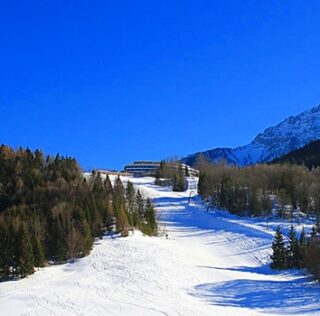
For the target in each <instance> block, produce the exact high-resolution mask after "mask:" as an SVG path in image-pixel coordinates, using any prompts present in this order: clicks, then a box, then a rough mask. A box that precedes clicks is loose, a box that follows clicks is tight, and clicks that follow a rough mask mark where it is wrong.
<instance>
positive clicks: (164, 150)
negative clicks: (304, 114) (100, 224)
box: [0, 0, 320, 168]
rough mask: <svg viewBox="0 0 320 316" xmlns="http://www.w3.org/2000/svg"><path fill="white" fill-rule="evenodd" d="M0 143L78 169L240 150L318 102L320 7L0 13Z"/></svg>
mask: <svg viewBox="0 0 320 316" xmlns="http://www.w3.org/2000/svg"><path fill="white" fill-rule="evenodd" d="M0 40H1V41H0V111H1V124H0V137H1V139H0V142H1V143H5V144H9V145H11V146H14V147H16V146H18V145H22V146H29V147H31V148H33V149H35V148H41V149H43V150H44V151H45V152H46V153H50V154H54V153H56V152H60V153H61V154H67V155H72V156H75V157H76V158H78V160H79V161H80V163H81V165H82V166H83V167H105V168H121V167H122V166H123V165H124V164H125V163H126V162H130V161H131V160H135V159H160V158H165V157H168V156H176V155H179V156H183V155H186V154H188V153H192V152H195V151H200V150H205V149H210V148H213V147H216V146H237V145H244V144H246V143H248V142H249V141H251V140H252V138H254V136H255V135H256V134H257V133H258V132H260V131H262V130H263V129H264V128H266V127H269V126H270V125H273V124H276V123H278V122H279V121H280V120H282V119H284V118H286V117H287V116H289V115H291V114H298V113H299V112H301V111H303V110H305V109H307V108H310V107H312V106H314V105H317V104H319V103H320V1H317V0H314V1H311V0H310V1H308V0H301V1H279V0H261V1H257V0H252V1H246V0H241V1H240V0H236V1H232V0H228V1H225V0H211V1H202V0H197V1H187V0H183V1H182V0H181V1H174V0H170V1H165V0H161V1H150V0H146V1H139V0H135V1H132V0H130V1H129V0H127V1H125V0H124V1H82V0H79V1H68V0H63V1H60V0H55V1H44V0H41V1H40V0H39V1H21V0H19V1H15V0H2V1H1V4H0Z"/></svg>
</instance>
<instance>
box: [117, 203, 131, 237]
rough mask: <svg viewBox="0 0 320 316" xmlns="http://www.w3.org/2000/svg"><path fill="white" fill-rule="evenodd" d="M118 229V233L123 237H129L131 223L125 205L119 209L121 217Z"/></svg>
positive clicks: (118, 221)
mask: <svg viewBox="0 0 320 316" xmlns="http://www.w3.org/2000/svg"><path fill="white" fill-rule="evenodd" d="M116 227H117V232H119V233H121V236H123V237H125V236H128V232H129V221H128V217H127V214H126V212H125V209H124V206H123V205H121V206H120V209H119V216H118V218H117V223H116Z"/></svg>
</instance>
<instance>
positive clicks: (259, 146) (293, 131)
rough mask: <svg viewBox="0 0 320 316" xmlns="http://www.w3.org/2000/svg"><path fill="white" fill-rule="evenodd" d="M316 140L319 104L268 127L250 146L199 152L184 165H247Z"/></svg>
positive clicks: (261, 161)
mask: <svg viewBox="0 0 320 316" xmlns="http://www.w3.org/2000/svg"><path fill="white" fill-rule="evenodd" d="M317 139H320V105H317V106H315V107H313V108H311V109H309V110H306V111H304V112H302V113H300V114H298V115H295V116H289V117H288V118H286V119H284V120H283V121H281V122H280V123H278V124H277V125H275V126H271V127H268V128H266V129H265V130H264V131H263V132H262V133H259V134H258V135H257V136H256V137H255V138H254V139H253V140H252V142H251V143H249V144H247V145H244V146H238V147H235V148H228V147H218V148H214V149H211V150H207V151H203V152H197V153H194V154H191V155H188V156H186V157H184V158H182V159H181V162H183V163H185V164H188V165H195V164H196V162H197V160H198V158H199V157H200V156H203V157H204V158H205V159H206V160H207V161H209V162H212V163H216V162H219V161H221V160H224V161H226V162H227V163H228V164H233V165H238V166H248V165H252V164H256V163H263V162H269V161H272V160H273V159H275V158H278V157H280V156H282V155H285V154H287V153H289V152H291V151H293V150H296V149H299V148H301V147H303V146H304V145H306V144H308V143H310V142H311V141H313V140H317Z"/></svg>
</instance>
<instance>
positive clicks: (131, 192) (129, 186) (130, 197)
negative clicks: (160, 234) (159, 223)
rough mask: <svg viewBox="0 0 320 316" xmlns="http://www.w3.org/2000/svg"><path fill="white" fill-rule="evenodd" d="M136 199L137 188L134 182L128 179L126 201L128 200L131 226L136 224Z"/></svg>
mask: <svg viewBox="0 0 320 316" xmlns="http://www.w3.org/2000/svg"><path fill="white" fill-rule="evenodd" d="M134 201H135V190H134V187H133V184H132V182H130V181H128V183H127V187H126V202H127V209H128V214H129V218H128V219H129V223H130V225H131V226H134V223H133V213H134Z"/></svg>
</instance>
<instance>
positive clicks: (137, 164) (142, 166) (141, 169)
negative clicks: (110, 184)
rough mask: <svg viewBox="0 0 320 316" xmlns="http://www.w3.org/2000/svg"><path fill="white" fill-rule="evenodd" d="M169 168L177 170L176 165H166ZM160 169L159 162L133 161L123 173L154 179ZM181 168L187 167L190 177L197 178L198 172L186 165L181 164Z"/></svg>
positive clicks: (177, 165)
mask: <svg viewBox="0 0 320 316" xmlns="http://www.w3.org/2000/svg"><path fill="white" fill-rule="evenodd" d="M167 165H169V166H170V167H171V168H178V167H179V164H178V163H170V162H169V163H167ZM159 167H160V161H148V160H141V161H140V160H139V161H134V162H133V163H131V164H128V165H126V166H125V167H124V172H127V173H131V174H133V175H134V176H135V177H154V176H155V175H156V172H157V170H158V168H159ZM182 167H183V168H185V167H187V168H188V170H189V174H190V176H198V175H199V171H198V170H196V169H193V168H190V167H189V166H187V165H184V164H182Z"/></svg>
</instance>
